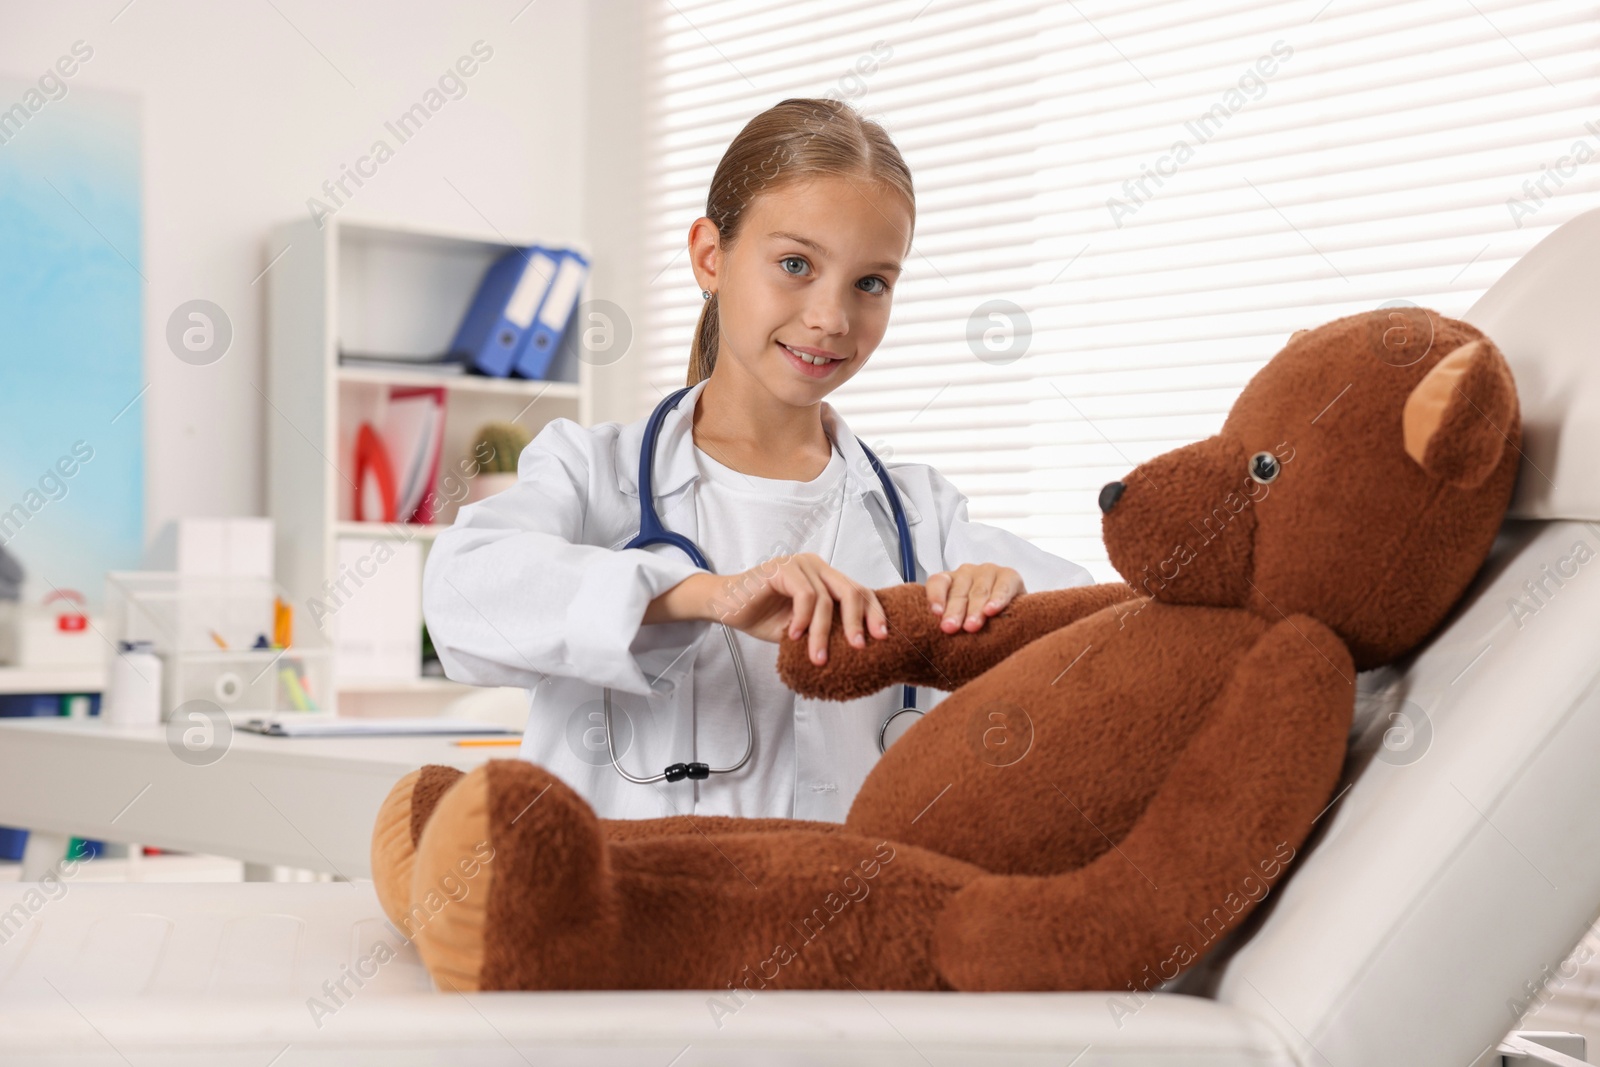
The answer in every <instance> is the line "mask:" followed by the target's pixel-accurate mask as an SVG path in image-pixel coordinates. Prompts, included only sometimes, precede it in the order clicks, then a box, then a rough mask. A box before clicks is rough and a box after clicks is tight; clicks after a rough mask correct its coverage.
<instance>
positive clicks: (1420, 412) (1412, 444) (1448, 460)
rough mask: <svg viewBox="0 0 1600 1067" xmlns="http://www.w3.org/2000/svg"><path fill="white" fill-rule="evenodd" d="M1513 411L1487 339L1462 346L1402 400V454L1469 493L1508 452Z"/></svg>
mask: <svg viewBox="0 0 1600 1067" xmlns="http://www.w3.org/2000/svg"><path fill="white" fill-rule="evenodd" d="M1516 410H1517V388H1516V384H1515V382H1514V381H1513V380H1512V378H1511V368H1510V367H1509V366H1508V365H1507V364H1506V360H1505V357H1504V356H1502V355H1501V354H1500V350H1499V349H1498V348H1496V347H1495V346H1494V343H1493V342H1492V341H1490V340H1488V339H1487V338H1483V339H1480V340H1477V341H1468V342H1467V343H1466V344H1464V345H1462V346H1461V347H1460V348H1457V349H1456V350H1455V351H1453V352H1451V353H1450V354H1449V355H1447V356H1445V357H1444V358H1443V359H1441V360H1440V361H1439V362H1438V363H1435V364H1434V365H1433V369H1432V370H1430V371H1428V373H1427V374H1426V375H1425V376H1424V377H1423V379H1422V381H1420V382H1418V383H1417V384H1416V387H1415V388H1413V389H1412V390H1411V395H1410V396H1408V397H1406V403H1405V408H1404V409H1403V411H1402V412H1401V425H1402V428H1403V432H1404V435H1405V449H1406V454H1407V455H1408V456H1410V457H1411V458H1412V459H1414V460H1416V461H1417V463H1418V464H1419V465H1420V466H1421V467H1422V469H1423V470H1425V471H1427V472H1428V473H1429V474H1431V475H1433V476H1434V477H1435V478H1441V479H1443V480H1444V481H1447V482H1449V483H1450V484H1452V485H1455V486H1458V487H1460V488H1463V489H1470V488H1472V487H1473V486H1476V485H1478V484H1479V483H1481V482H1482V481H1483V480H1484V479H1485V478H1487V477H1488V476H1489V475H1490V473H1491V472H1493V471H1494V469H1495V468H1496V467H1497V466H1499V464H1500V457H1501V455H1502V454H1503V453H1504V451H1505V450H1506V449H1507V448H1508V447H1511V443H1510V441H1509V439H1508V438H1507V437H1506V432H1507V431H1508V430H1509V429H1510V427H1511V422H1512V420H1513V419H1514V418H1515V416H1516Z"/></svg>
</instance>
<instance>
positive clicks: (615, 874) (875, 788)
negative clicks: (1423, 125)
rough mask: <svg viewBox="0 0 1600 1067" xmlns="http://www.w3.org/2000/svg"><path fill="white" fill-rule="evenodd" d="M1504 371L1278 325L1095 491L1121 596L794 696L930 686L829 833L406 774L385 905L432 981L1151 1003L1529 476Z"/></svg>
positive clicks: (523, 785) (1385, 322)
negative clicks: (1367, 675)
mask: <svg viewBox="0 0 1600 1067" xmlns="http://www.w3.org/2000/svg"><path fill="white" fill-rule="evenodd" d="M1520 439H1521V427H1520V419H1519V414H1518V406H1517V396H1516V389H1515V385H1514V383H1513V381H1512V377H1511V372H1510V369H1509V368H1508V367H1507V365H1506V362H1505V360H1504V358H1503V357H1502V356H1501V354H1500V352H1499V350H1498V349H1496V347H1495V346H1494V343H1493V342H1492V341H1490V340H1489V339H1488V338H1486V337H1485V336H1484V335H1483V334H1482V333H1480V332H1479V331H1478V330H1477V329H1475V328H1474V327H1472V326H1470V325H1468V324H1466V323H1464V322H1459V321H1456V320H1454V319H1448V318H1444V317H1443V316H1440V315H1438V314H1437V313H1434V312H1430V311H1426V310H1423V309H1417V308H1395V309H1386V310H1382V311H1377V312H1371V313H1367V314H1361V315H1353V316H1350V317H1348V318H1342V319H1339V320H1337V321H1335V322H1331V323H1329V324H1327V325H1325V326H1322V327H1319V328H1317V329H1315V330H1311V331H1304V330H1302V331H1300V332H1298V333H1296V334H1295V335H1294V337H1292V338H1291V339H1290V340H1289V343H1288V344H1287V346H1285V348H1284V349H1283V350H1282V351H1281V352H1279V353H1278V354H1277V356H1276V357H1274V358H1273V359H1272V361H1271V362H1269V363H1268V364H1267V365H1266V366H1265V367H1264V368H1262V370H1261V371H1260V373H1258V374H1257V375H1256V376H1255V377H1254V378H1253V379H1252V380H1251V381H1250V383H1249V384H1248V385H1247V386H1246V387H1245V388H1244V391H1243V392H1242V393H1241V394H1240V396H1239V398H1238V401H1237V402H1236V403H1235V404H1234V407H1233V410H1232V412H1231V413H1230V414H1229V416H1228V418H1227V420H1226V422H1225V423H1224V424H1223V427H1222V430H1221V432H1220V433H1218V434H1217V435H1216V436H1214V437H1210V438H1207V439H1206V440H1203V441H1200V442H1197V443H1195V444H1192V445H1189V446H1187V447H1184V448H1179V449H1176V450H1175V451H1172V452H1169V453H1167V454H1165V455H1162V456H1158V457H1156V458H1155V459H1152V460H1150V461H1149V462H1148V463H1144V464H1141V465H1139V466H1138V467H1136V468H1135V469H1134V470H1133V471H1131V472H1130V473H1129V474H1128V475H1127V476H1126V477H1125V478H1124V479H1123V480H1122V481H1119V482H1112V483H1111V484H1109V485H1107V486H1106V487H1105V488H1104V489H1103V490H1102V491H1101V493H1100V501H1099V503H1100V507H1101V510H1102V511H1103V512H1104V520H1103V521H1104V531H1105V541H1106V546H1107V550H1108V552H1109V554H1110V558H1111V561H1112V563H1113V564H1114V565H1115V566H1116V568H1117V570H1118V571H1119V572H1120V573H1121V574H1122V575H1123V577H1124V578H1126V579H1127V584H1123V583H1112V584H1106V585H1097V586H1084V587H1076V588H1069V589H1058V590H1052V591H1049V592H1040V593H1030V594H1025V595H1023V596H1019V597H1017V598H1016V599H1015V600H1014V601H1012V602H1011V604H1009V605H1008V606H1007V607H1006V609H1005V610H1004V611H1003V612H1001V613H999V614H998V615H996V616H994V617H993V618H991V619H990V620H989V621H988V623H987V624H986V625H985V626H984V628H983V629H981V630H979V631H978V632H977V633H966V632H961V631H958V632H956V633H953V634H947V633H944V632H943V631H942V630H940V629H939V628H938V625H937V619H936V618H935V617H934V616H933V615H932V614H931V613H930V612H929V611H928V610H927V607H926V602H925V600H926V598H925V593H924V591H923V589H922V587H921V586H919V585H913V584H907V585H900V586H895V587H892V588H888V589H884V590H881V591H879V593H878V595H879V598H880V600H881V602H882V604H883V607H884V609H885V611H886V612H887V614H888V620H889V627H890V629H891V631H892V633H891V636H890V637H888V638H886V639H883V640H876V641H868V643H867V645H866V647H865V648H862V649H856V648H853V647H851V646H850V645H849V644H848V643H847V642H846V641H845V640H844V639H843V637H842V630H841V628H840V627H839V626H837V625H836V626H835V627H834V629H833V631H832V637H831V640H830V644H829V648H828V658H827V663H826V665H825V666H821V667H818V666H816V665H814V664H813V663H811V662H810V661H809V660H808V659H807V657H806V655H805V640H804V635H802V636H801V638H800V639H799V640H795V641H786V642H785V643H784V645H783V646H782V649H781V652H780V658H779V672H780V674H781V675H782V677H783V679H784V681H785V682H786V683H787V684H788V685H790V686H791V687H792V688H793V689H794V690H796V691H797V692H800V693H803V694H807V695H810V696H816V697H822V698H827V699H838V700H845V699H853V698H856V697H860V696H862V695H865V694H869V693H873V692H876V691H878V690H880V689H882V688H884V687H886V686H891V685H899V684H901V683H904V682H909V683H913V684H916V685H922V686H934V687H937V688H940V689H944V690H948V691H950V696H949V697H948V698H946V699H945V700H944V701H943V702H942V703H940V704H938V705H937V706H936V707H935V708H934V709H933V710H932V711H930V712H929V713H928V714H927V715H926V716H925V717H924V718H922V719H921V720H920V721H918V722H917V723H916V725H914V726H913V727H912V728H911V729H910V730H908V731H907V732H906V733H905V735H904V736H903V737H902V738H901V739H900V740H899V741H898V742H897V743H895V744H894V745H893V746H892V747H891V748H890V749H889V751H888V753H887V754H886V755H885V756H884V757H883V758H882V759H881V760H880V761H879V762H878V764H877V765H876V766H875V767H874V769H873V771H872V773H871V774H870V775H868V777H867V779H866V782H865V784H864V785H863V787H862V789H861V791H860V793H859V794H858V796H857V797H856V799H855V802H854V804H853V805H852V807H851V809H850V813H849V816H848V818H847V819H846V821H845V822H844V823H843V824H842V825H839V824H831V823H805V822H798V821H792V820H764V819H763V820H750V819H729V818H718V817H680V818H672V819H659V820H640V821H635V822H613V821H607V820H602V819H599V818H596V816H595V815H594V813H593V811H592V810H591V809H590V807H589V806H588V805H587V804H586V803H585V802H584V801H583V800H582V799H581V798H580V797H579V796H578V795H577V794H575V793H574V792H573V791H572V790H571V789H569V788H568V787H567V786H566V785H564V784H563V783H562V782H560V781H559V780H557V779H556V778H555V777H554V776H552V775H551V774H550V773H549V772H547V771H545V770H544V769H542V768H540V767H538V766H535V765H534V764H531V763H527V762H524V761H520V760H493V761H490V762H489V763H487V764H486V765H484V766H483V767H480V768H479V769H477V770H475V771H473V772H471V773H470V774H466V775H462V774H461V773H460V772H458V771H455V770H452V769H450V768H445V767H426V768H423V769H422V770H421V771H418V772H414V773H413V774H411V775H408V776H407V777H406V778H405V779H403V780H402V781H401V782H400V783H399V784H398V785H396V787H395V789H394V791H393V792H392V793H391V794H390V796H389V799H388V800H387V801H386V802H385V804H384V806H383V809H382V811H381V812H380V814H379V816H378V820H377V827H376V829H375V832H374V838H373V855H372V867H373V877H374V881H375V882H376V886H377V890H378V893H379V896H380V898H381V900H382V903H383V906H384V908H385V910H386V911H387V912H388V914H389V916H390V918H391V919H393V920H394V921H395V922H396V924H397V925H399V926H400V927H401V928H402V929H403V930H404V932H405V933H406V934H407V935H408V936H411V937H413V938H414V939H415V941H416V944H417V947H418V949H419V950H420V952H421V954H422V958H423V960H424V961H425V962H426V964H427V966H428V968H429V970H430V972H431V973H432V975H433V977H434V979H435V980H436V982H437V983H438V984H439V985H440V986H441V987H442V988H450V987H454V988H457V989H463V990H473V989H620V988H646V989H660V988H706V989H717V990H724V989H732V990H733V991H734V992H732V993H731V994H727V995H726V996H727V1005H726V1006H725V1010H726V1011H729V1012H731V1011H734V1010H737V1008H738V1006H739V1004H740V1003H741V1000H740V998H741V997H742V996H743V995H744V994H743V992H742V990H747V989H749V990H753V989H759V988H768V987H771V988H787V989H800V988H846V987H851V986H854V987H856V988H859V989H928V990H932V989H952V988H953V989H963V990H1049V989H1123V988H1127V987H1129V986H1133V985H1137V986H1140V987H1144V988H1149V987H1151V986H1153V985H1154V984H1155V983H1157V982H1159V981H1160V980H1162V979H1166V978H1171V977H1174V976H1176V975H1177V974H1178V973H1180V972H1181V971H1182V970H1184V969H1185V968H1186V967H1188V966H1189V965H1190V964H1192V963H1194V962H1195V961H1196V960H1198V959H1199V958H1200V957H1201V956H1202V955H1204V953H1205V952H1206V950H1207V949H1208V948H1209V947H1210V946H1211V945H1213V944H1214V943H1215V942H1216V940H1217V939H1218V938H1220V937H1221V936H1222V934H1224V933H1226V932H1227V931H1228V930H1230V929H1232V928H1233V927H1235V926H1236V925H1237V924H1238V923H1239V922H1240V921H1241V920H1242V919H1243V917H1244V916H1245V915H1246V914H1248V913H1249V911H1250V910H1251V908H1252V907H1253V906H1254V905H1255V904H1256V903H1257V902H1258V901H1259V900H1260V899H1261V898H1262V897H1263V896H1265V895H1266V893H1267V892H1268V891H1269V889H1270V888H1271V886H1272V885H1273V884H1274V883H1275V882H1276V881H1277V880H1278V879H1280V878H1281V877H1282V876H1283V872H1284V871H1285V870H1286V869H1287V867H1288V865H1289V864H1290V862H1291V861H1292V859H1293V858H1294V856H1295V853H1296V850H1297V849H1299V848H1300V847H1301V845H1302V843H1303V842H1304V840H1305V838H1306V835H1307V834H1308V833H1309V832H1310V830H1311V829H1312V824H1313V823H1314V822H1315V821H1316V820H1317V818H1318V817H1319V816H1320V814H1321V812H1322V811H1323V810H1324V808H1325V806H1326V805H1328V804H1329V802H1330V800H1331V799H1332V798H1331V791H1332V788H1333V786H1334V784H1335V782H1336V780H1337V778H1338V776H1339V773H1340V767H1341V763H1342V761H1343V758H1344V754H1345V740H1346V735H1347V732H1348V730H1349V727H1350V720H1351V714H1352V711H1353V707H1354V698H1355V692H1356V688H1355V681H1356V672H1357V671H1359V670H1366V669H1369V668H1372V667H1376V666H1378V665H1380V664H1383V663H1386V662H1388V661H1390V660H1392V659H1394V658H1396V657H1397V656H1400V655H1401V654H1403V653H1405V652H1407V651H1408V650H1410V649H1412V648H1414V647H1415V646H1416V645H1417V644H1418V643H1419V642H1421V641H1422V640H1423V639H1424V638H1425V637H1426V636H1427V635H1428V634H1429V632H1430V631H1431V630H1433V628H1434V627H1435V626H1436V625H1438V623H1439V622H1440V620H1441V619H1443V618H1444V616H1445V614H1446V613H1447V612H1448V611H1449V609H1450V608H1451V606H1452V605H1453V604H1454V603H1455V601H1456V600H1457V598H1458V597H1459V596H1460V594H1461V592H1462V590H1463V589H1464V588H1465V587H1466V585H1467V584H1468V582H1469V581H1470V580H1471V579H1472V577H1473V575H1474V573H1475V572H1476V571H1477V569H1478V567H1479V566H1480V565H1481V563H1482V562H1483V560H1484V558H1485V556H1486V555H1487V553H1488V551H1489V548H1490V545H1491V543H1492V542H1493V540H1494V537H1495V534H1496V531H1497V530H1498V528H1499V526H1500V523H1501V519H1502V517H1503V515H1504V512H1505V509H1506V506H1507V504H1508V502H1509V499H1510V495H1511V490H1512V485H1513V482H1514V480H1515V477H1516V473H1517V466H1518V459H1519V451H1518V448H1519V442H1520Z"/></svg>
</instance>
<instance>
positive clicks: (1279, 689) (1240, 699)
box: [935, 615, 1356, 991]
mask: <svg viewBox="0 0 1600 1067" xmlns="http://www.w3.org/2000/svg"><path fill="white" fill-rule="evenodd" d="M1355 677H1356V672H1355V666H1354V664H1353V663H1352V661H1351V658H1350V653H1349V651H1348V650H1347V649H1346V648H1345V646H1344V644H1343V642H1341V641H1340V640H1339V638H1338V636H1337V635H1336V634H1334V633H1333V631H1331V630H1330V629H1328V628H1327V627H1326V626H1324V625H1322V624H1321V623H1319V622H1317V621H1316V620H1315V619H1312V618H1310V617H1308V616H1304V615H1295V616H1291V617H1289V618H1286V619H1284V620H1283V621H1281V622H1279V623H1277V624H1276V625H1274V626H1273V627H1272V629H1270V630H1268V631H1267V632H1266V633H1265V634H1263V635H1262V637H1261V638H1260V640H1259V641H1257V642H1256V644H1255V645H1254V646H1253V647H1252V648H1251V650H1250V651H1249V652H1248V653H1247V654H1246V656H1245V657H1244V658H1243V659H1242V660H1241V661H1240V663H1239V666H1238V668H1237V669H1236V670H1235V672H1234V674H1233V676H1232V677H1231V678H1230V680H1229V682H1228V684H1227V685H1226V686H1225V688H1224V689H1223V692H1222V693H1221V694H1220V695H1219V696H1218V698H1217V701H1216V703H1215V705H1214V706H1213V708H1212V712H1211V715H1210V717H1209V720H1208V721H1207V723H1206V724H1205V725H1204V726H1203V727H1202V728H1201V729H1200V731H1199V732H1198V733H1197V734H1196V735H1195V737H1194V739H1193V740H1192V741H1191V742H1190V744H1189V746H1188V747H1187V748H1186V749H1185V750H1184V752H1183V754H1182V756H1180V757H1179V759H1178V761H1177V763H1176V764H1174V766H1173V768H1172V770H1171V772H1170V773H1169V774H1168V776H1167V779H1166V781H1165V782H1164V783H1163V785H1162V787H1161V789H1160V790H1159V791H1158V792H1157V793H1156V795H1155V797H1154V798H1153V799H1152V800H1151V802H1150V804H1149V806H1148V807H1146V809H1145V811H1144V813H1143V814H1142V815H1141V816H1140V818H1139V820H1138V821H1137V822H1135V823H1134V825H1133V828H1132V830H1130V831H1129V832H1128V833H1127V835H1126V836H1125V837H1123V839H1122V840H1121V841H1120V842H1116V843H1113V844H1111V845H1110V846H1109V847H1108V848H1107V849H1106V850H1105V851H1103V852H1102V853H1101V854H1100V855H1099V856H1098V857H1096V858H1095V859H1093V860H1092V861H1091V862H1089V863H1088V864H1087V865H1086V866H1084V867H1081V868H1079V869H1077V870H1074V871H1071V872H1069V873H1066V874H1060V875H1054V876H1048V877H1027V876H999V875H990V876H985V877H982V878H978V879H976V880H974V881H973V882H972V883H971V884H970V885H967V886H966V887H964V888H963V889H962V890H961V891H960V892H959V893H957V894H956V896H955V898H954V899H953V900H952V901H951V903H950V905H949V906H948V907H947V908H946V909H945V911H944V913H943V914H942V915H941V916H940V920H939V929H938V933H937V935H936V941H935V955H936V958H937V960H938V963H939V969H940V973H941V974H943V975H944V977H945V978H946V979H947V980H948V981H949V982H950V984H951V985H952V986H954V987H955V988H957V989H963V990H990V991H993V990H1045V989H1113V990H1124V989H1130V988H1134V987H1137V988H1139V989H1153V988H1154V987H1155V986H1156V985H1158V984H1159V983H1160V982H1162V981H1164V980H1167V979H1171V978H1175V977H1177V975H1178V974H1179V973H1181V972H1182V971H1183V970H1184V969H1185V968H1187V967H1188V966H1189V965H1190V964H1192V963H1194V962H1196V961H1197V960H1198V959H1199V958H1200V957H1201V956H1202V955H1203V954H1204V953H1205V952H1207V951H1208V950H1209V949H1210V948H1211V947H1212V946H1214V945H1215V944H1216V942H1217V940H1218V939H1220V938H1221V937H1222V935H1223V934H1225V933H1227V932H1229V931H1231V930H1233V929H1234V928H1236V927H1237V926H1238V924H1239V923H1240V922H1242V921H1243V919H1244V917H1245V916H1246V915H1247V914H1248V913H1249V912H1250V911H1251V909H1252V908H1253V907H1254V906H1255V904H1256V903H1257V902H1259V901H1260V900H1261V899H1262V898H1263V897H1265V896H1266V894H1267V892H1268V891H1269V890H1270V888H1271V886H1272V884H1273V882H1274V881H1275V880H1276V879H1277V878H1278V877H1279V876H1280V875H1281V874H1282V873H1283V871H1284V869H1285V867H1286V866H1287V865H1288V863H1289V862H1290V861H1291V860H1292V859H1293V858H1294V855H1295V850H1296V849H1298V848H1299V847H1300V846H1301V844H1302V843H1303V842H1304V841H1305V838H1306V836H1307V835H1308V834H1309V833H1310V831H1311V828H1312V823H1313V821H1314V820H1315V819H1316V818H1317V817H1318V815H1319V814H1320V812H1321V811H1322V810H1325V806H1326V805H1327V803H1328V798H1329V796H1330V794H1331V793H1332V791H1333V787H1334V785H1335V784H1336V783H1337V782H1338V778H1339V771H1340V768H1341V767H1342V765H1343V762H1344V753H1345V738H1346V735H1347V733H1348V731H1349V728H1350V716H1351V713H1352V709H1353V707H1354V703H1355V685H1354V683H1355ZM1069 799H1070V798H1069Z"/></svg>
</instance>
